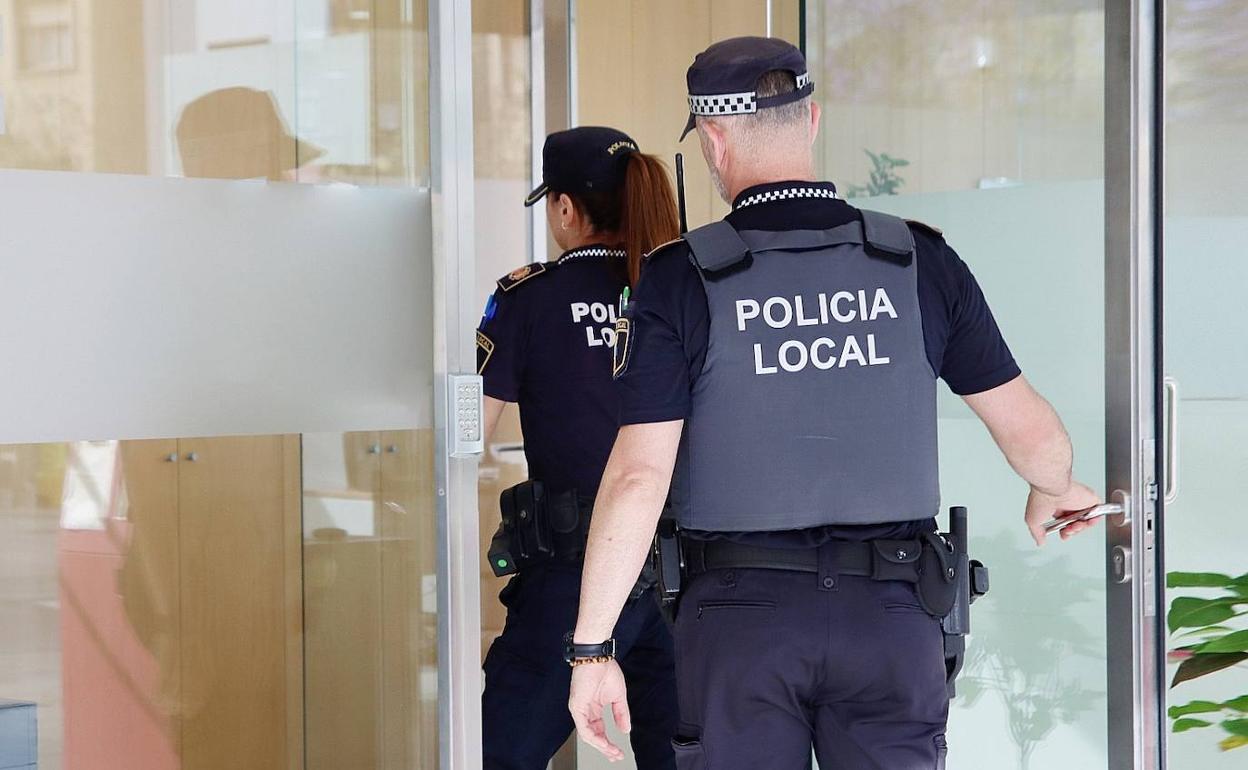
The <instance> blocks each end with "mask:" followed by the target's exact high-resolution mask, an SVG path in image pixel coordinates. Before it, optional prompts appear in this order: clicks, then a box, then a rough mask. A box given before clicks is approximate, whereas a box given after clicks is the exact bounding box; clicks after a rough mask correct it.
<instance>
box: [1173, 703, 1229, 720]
mask: <svg viewBox="0 0 1248 770" xmlns="http://www.w3.org/2000/svg"><path fill="white" fill-rule="evenodd" d="M1221 710H1222V704H1221V703H1214V702H1213V701H1211V700H1194V701H1192V702H1191V703H1187V704H1184V705H1182V706H1171V707H1170V710H1169V711H1168V712H1167V713H1168V714H1170V718H1171V719H1178V718H1179V717H1181V716H1186V715H1188V714H1208V713H1210V712H1213V711H1221Z"/></svg>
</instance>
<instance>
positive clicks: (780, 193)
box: [736, 187, 838, 209]
mask: <svg viewBox="0 0 1248 770" xmlns="http://www.w3.org/2000/svg"><path fill="white" fill-rule="evenodd" d="M836 197H838V196H837V194H836V190H829V189H828V188H826V187H786V188H784V189H782V190H769V191H767V192H761V193H756V194H754V195H751V196H750V197H748V198H746V199H745V200H743V201H741V202H740V203H738V204H737V206H736V207H737V208H738V209H743V208H745V207H746V206H753V205H755V204H758V203H770V202H772V201H785V200H792V199H794V198H836Z"/></svg>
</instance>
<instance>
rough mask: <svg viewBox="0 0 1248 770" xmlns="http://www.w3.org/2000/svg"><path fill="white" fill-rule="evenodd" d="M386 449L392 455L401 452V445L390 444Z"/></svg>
mask: <svg viewBox="0 0 1248 770" xmlns="http://www.w3.org/2000/svg"><path fill="white" fill-rule="evenodd" d="M386 451H387V452H389V453H390V454H392V455H397V454H398V453H399V445H398V444H391V445H390V446H388V447H386Z"/></svg>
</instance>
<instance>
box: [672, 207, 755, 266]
mask: <svg viewBox="0 0 1248 770" xmlns="http://www.w3.org/2000/svg"><path fill="white" fill-rule="evenodd" d="M685 242H686V243H688V244H689V250H690V251H692V252H693V261H694V262H695V263H696V264H697V265H698V267H700V268H702V269H703V270H706V271H707V272H711V273H714V272H718V271H720V270H725V269H727V268H730V267H732V266H733V265H739V264H741V263H742V262H744V261H745V258H746V257H748V256H749V255H750V247H749V246H746V245H745V241H743V240H741V236H740V235H739V234H738V233H737V231H736V228H734V227H733V226H732V225H730V224H728V223H727V222H725V221H723V220H720V221H718V222H712V223H710V224H709V225H702V226H701V227H698V228H695V229H693V230H690V231H689V232H687V233H685Z"/></svg>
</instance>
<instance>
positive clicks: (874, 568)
mask: <svg viewBox="0 0 1248 770" xmlns="http://www.w3.org/2000/svg"><path fill="white" fill-rule="evenodd" d="M871 547H872V555H871V579H872V580H904V581H905V582H907V583H914V582H917V581H918V579H919V575H918V564H919V559H920V557H921V554H922V552H923V544H922V543H921V542H920V541H918V540H872V541H871Z"/></svg>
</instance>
